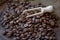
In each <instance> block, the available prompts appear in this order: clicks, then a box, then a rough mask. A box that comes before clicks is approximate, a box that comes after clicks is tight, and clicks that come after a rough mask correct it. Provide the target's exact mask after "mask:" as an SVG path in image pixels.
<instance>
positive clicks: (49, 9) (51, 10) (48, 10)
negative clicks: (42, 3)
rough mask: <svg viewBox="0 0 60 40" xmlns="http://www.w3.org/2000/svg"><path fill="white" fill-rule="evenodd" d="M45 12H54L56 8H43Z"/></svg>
mask: <svg viewBox="0 0 60 40" xmlns="http://www.w3.org/2000/svg"><path fill="white" fill-rule="evenodd" d="M42 9H43V10H44V12H53V10H54V8H53V6H52V5H50V6H47V7H44V8H42Z"/></svg>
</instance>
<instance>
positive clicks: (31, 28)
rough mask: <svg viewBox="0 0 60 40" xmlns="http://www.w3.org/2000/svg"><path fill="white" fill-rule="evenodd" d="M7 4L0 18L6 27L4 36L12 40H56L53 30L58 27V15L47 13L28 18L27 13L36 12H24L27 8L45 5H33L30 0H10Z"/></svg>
mask: <svg viewBox="0 0 60 40" xmlns="http://www.w3.org/2000/svg"><path fill="white" fill-rule="evenodd" d="M5 5H6V6H5V8H4V10H3V11H1V13H2V14H3V16H2V18H1V19H0V22H1V25H3V26H4V29H5V30H4V31H3V35H4V36H6V37H8V38H12V40H56V36H55V32H54V30H53V29H54V28H56V27H58V26H57V20H58V19H57V18H56V15H54V14H52V13H45V14H43V15H42V16H40V15H37V16H34V17H29V18H26V15H29V14H33V13H34V12H32V11H31V12H26V13H24V14H23V13H22V12H23V11H24V10H25V9H31V8H35V7H45V6H44V5H42V4H41V3H39V4H37V5H33V4H32V3H31V1H29V0H9V1H8V2H7V3H6V4H5ZM35 12H37V11H35Z"/></svg>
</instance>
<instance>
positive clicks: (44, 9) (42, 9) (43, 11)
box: [23, 5, 54, 17]
mask: <svg viewBox="0 0 60 40" xmlns="http://www.w3.org/2000/svg"><path fill="white" fill-rule="evenodd" d="M39 9H40V10H41V12H39V13H35V14H32V15H28V16H26V17H32V16H36V15H41V14H43V13H45V12H53V10H54V8H53V6H52V5H50V6H47V7H44V8H43V7H38V8H33V9H27V10H24V11H23V13H25V12H27V11H32V10H39Z"/></svg>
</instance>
